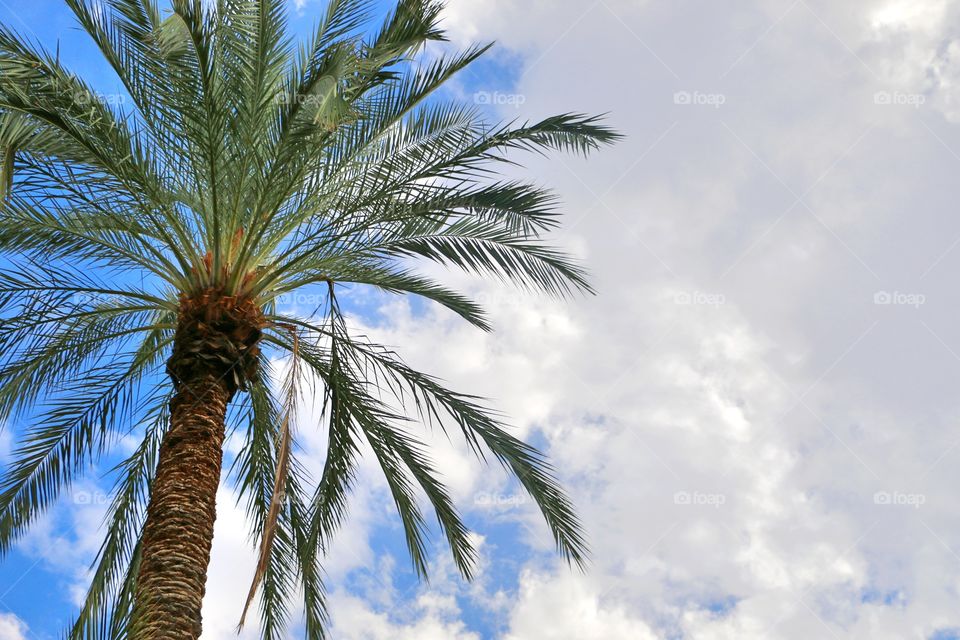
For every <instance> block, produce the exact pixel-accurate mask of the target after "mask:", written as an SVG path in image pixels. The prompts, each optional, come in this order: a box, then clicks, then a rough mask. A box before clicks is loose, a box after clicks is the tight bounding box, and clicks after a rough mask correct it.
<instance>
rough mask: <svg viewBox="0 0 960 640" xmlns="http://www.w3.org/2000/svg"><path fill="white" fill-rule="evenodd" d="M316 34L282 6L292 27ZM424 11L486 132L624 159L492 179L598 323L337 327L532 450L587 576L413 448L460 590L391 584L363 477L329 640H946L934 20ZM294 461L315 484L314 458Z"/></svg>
mask: <svg viewBox="0 0 960 640" xmlns="http://www.w3.org/2000/svg"><path fill="white" fill-rule="evenodd" d="M322 8H323V2H322V1H321V0H297V3H296V4H295V5H292V11H293V23H294V25H295V28H297V29H298V30H306V29H307V28H309V26H310V25H311V24H312V23H313V22H315V20H316V19H317V16H318V15H319V14H320V12H321V11H322ZM445 15H446V17H445V22H444V25H445V27H446V28H447V29H448V31H449V35H450V38H451V41H452V45H451V46H453V45H457V46H466V45H467V44H469V43H473V42H476V41H489V40H496V41H497V46H496V48H495V49H494V51H493V52H492V53H491V54H490V56H491V57H490V60H488V61H487V62H484V63H482V64H481V65H480V66H478V67H477V68H476V69H472V70H469V71H467V72H465V73H464V74H463V75H462V76H461V77H459V78H458V79H457V80H456V81H455V82H454V83H453V84H452V86H451V87H450V89H449V92H450V94H451V95H452V97H457V98H460V99H462V100H465V101H468V102H475V103H477V104H478V105H481V106H482V107H483V108H486V109H489V110H490V111H491V113H493V114H496V115H498V116H499V117H500V118H502V119H506V120H515V119H516V120H521V121H523V120H528V119H530V120H533V119H537V118H539V117H542V116H546V115H551V114H554V113H558V112H566V111H582V112H588V113H608V114H609V115H608V119H609V122H610V123H612V124H613V125H614V126H615V127H616V128H618V129H619V130H620V131H621V132H623V133H624V134H625V135H626V139H625V140H624V141H623V142H622V143H620V144H619V145H617V146H616V147H615V148H612V149H608V150H605V151H604V152H602V153H600V154H597V155H595V156H593V157H591V158H590V159H588V160H582V159H576V158H572V157H565V156H557V155H551V156H550V157H547V158H540V157H537V156H525V157H523V160H524V164H525V167H526V168H525V169H524V170H520V169H517V173H518V175H524V176H528V177H530V176H532V177H533V178H534V179H535V180H536V181H538V182H540V183H542V184H545V185H550V186H553V187H555V188H556V189H557V191H558V192H559V193H560V195H561V196H562V199H563V203H564V204H563V212H564V216H565V217H564V224H563V228H562V229H561V230H560V231H558V232H557V233H556V234H555V235H554V240H555V242H556V243H557V244H559V245H561V246H563V247H566V248H567V249H569V250H570V251H571V252H573V253H574V254H575V255H577V256H578V257H579V258H581V259H582V260H583V261H584V262H585V264H587V265H588V267H589V269H590V270H591V272H592V274H593V282H594V283H595V286H596V288H597V290H598V295H596V296H594V297H584V298H576V299H573V300H568V301H556V300H547V299H541V298H531V297H530V296H527V295H521V294H520V293H519V292H517V291H514V290H510V289H505V288H501V287H499V286H497V285H493V284H490V283H483V282H478V281H476V280H473V279H466V278H461V277H460V276H457V275H455V274H447V275H446V278H447V280H448V281H449V282H453V283H456V284H458V285H460V286H462V287H464V289H465V290H467V291H469V292H470V293H471V295H473V296H474V297H476V298H477V299H478V300H481V301H483V302H484V303H486V304H487V305H488V307H489V309H490V311H491V315H492V319H493V323H494V326H495V332H494V333H491V334H482V333H479V332H478V331H477V330H475V329H473V328H471V327H469V326H466V325H464V324H463V323H462V322H460V321H458V320H457V319H456V318H454V317H452V315H451V314H449V313H447V312H444V311H443V310H440V309H436V308H433V307H429V306H423V305H412V304H410V303H409V301H404V300H400V299H390V298H375V297H373V298H369V297H368V298H360V299H358V300H357V301H356V309H358V310H359V312H358V313H357V314H356V315H355V318H354V323H355V324H356V325H357V326H358V328H359V329H362V330H363V331H366V332H367V333H368V334H369V335H370V336H371V337H373V338H375V339H378V340H380V341H382V342H384V343H386V344H389V345H393V346H395V347H396V348H397V349H398V350H399V351H400V353H401V354H402V355H403V356H404V357H405V358H406V360H407V361H408V362H409V363H410V364H412V365H415V366H417V367H420V368H422V369H424V370H425V371H428V372H431V373H433V374H436V375H438V376H440V377H442V378H444V379H445V380H447V381H449V383H450V384H451V385H452V386H453V387H454V388H456V389H459V390H463V391H467V392H471V393H476V394H479V395H483V396H485V397H488V398H490V399H491V401H492V403H493V404H494V406H496V407H497V408H498V409H500V410H502V411H503V412H504V413H505V414H507V415H508V416H509V417H510V422H511V424H512V425H513V426H514V427H515V428H516V432H517V433H518V434H520V435H522V436H523V437H525V438H527V439H529V440H530V441H532V442H534V443H536V444H538V445H539V446H541V447H542V448H543V449H544V450H545V451H547V452H548V453H549V455H550V456H551V458H552V460H553V461H554V463H555V464H556V466H557V469H558V472H559V475H560V476H561V478H562V479H563V481H564V484H565V486H567V487H568V488H569V490H570V492H571V494H572V496H573V498H574V501H575V502H576V503H577V505H578V507H579V509H580V513H581V515H582V517H583V519H584V521H585V522H586V523H587V530H588V534H589V537H590V540H591V543H592V548H593V551H594V552H593V557H592V562H591V565H590V567H589V569H588V570H587V571H586V572H585V573H578V572H574V571H571V570H569V569H568V568H567V567H566V566H565V565H564V564H563V563H562V561H561V560H560V559H559V558H557V557H556V556H555V554H553V553H552V549H551V543H550V540H549V535H548V533H547V531H546V528H545V526H544V525H543V524H542V522H540V520H539V517H538V515H537V513H536V511H535V507H534V505H533V504H532V503H531V501H530V500H529V499H527V498H525V497H524V496H523V495H522V494H520V493H518V492H517V489H516V487H515V486H514V485H512V484H510V483H509V482H508V480H507V478H506V477H505V476H504V475H503V474H502V472H500V471H499V470H498V469H496V468H494V467H485V466H483V465H481V464H478V463H475V462H474V461H472V460H471V458H470V456H469V454H468V452H467V451H466V450H465V449H464V448H463V447H462V446H460V444H459V443H456V442H453V443H451V442H448V441H447V440H446V439H444V438H443V437H442V436H438V437H437V438H436V439H435V440H433V441H432V444H434V445H435V448H434V449H433V452H434V456H435V458H436V461H437V464H438V466H439V468H440V469H441V470H442V472H443V474H444V477H445V479H446V481H447V482H448V483H449V485H450V487H451V490H452V493H453V495H454V497H455V498H456V499H457V502H458V504H459V505H460V506H461V508H462V509H463V511H464V513H465V515H466V517H467V518H468V521H469V523H470V524H471V526H472V527H473V528H474V530H475V532H476V534H475V535H476V540H477V543H478V545H479V548H480V550H481V568H480V571H479V575H478V577H477V579H476V581H475V582H474V583H472V584H467V583H464V582H462V581H460V580H459V579H458V578H457V576H456V573H455V571H454V570H453V567H452V563H451V562H450V560H449V558H448V557H447V556H446V555H444V553H443V552H442V549H441V548H440V547H439V544H438V546H437V548H436V549H435V553H434V554H433V559H434V560H433V562H434V566H433V571H432V574H433V579H432V580H431V582H430V584H429V585H421V584H419V583H417V582H416V581H415V580H413V579H412V577H411V571H410V567H409V562H408V560H407V559H406V557H405V555H404V550H403V545H402V532H401V530H400V528H399V525H398V523H397V521H396V517H395V515H394V514H393V512H392V511H391V507H390V504H389V497H388V495H387V493H386V490H385V487H384V486H383V483H382V481H381V480H379V478H378V476H377V470H376V468H375V466H374V463H373V462H372V461H370V460H369V458H368V459H367V461H366V463H365V464H364V465H363V467H362V473H361V475H360V480H359V482H358V486H357V490H356V493H355V496H354V500H353V503H352V507H351V515H350V519H349V521H348V524H347V525H346V526H345V528H344V529H343V530H342V532H341V533H340V535H339V536H338V538H337V541H336V544H335V545H334V547H333V548H332V550H331V553H330V557H329V558H328V559H327V560H326V563H325V570H326V572H327V583H328V585H329V587H330V603H329V604H330V609H331V612H332V614H333V625H334V626H333V637H334V638H337V639H341V638H342V639H345V640H386V639H394V638H399V639H401V640H404V639H410V640H413V639H416V640H440V639H443V640H447V639H451V640H480V639H487V638H498V639H501V638H502V639H504V640H541V639H567V638H577V639H585V640H589V639H598V640H599V639H604V640H607V639H617V640H619V639H624V640H628V639H629V640H652V639H669V640H679V639H691V640H702V639H705V640H728V639H729V640H733V639H737V640H743V639H747V640H753V639H756V640H761V639H763V640H766V639H784V640H788V639H789V640H793V639H797V640H801V639H802V640H807V639H809V638H853V639H864V640H866V639H869V640H878V639H891V640H892V639H897V640H901V639H918V640H921V639H922V640H950V639H955V638H960V578H958V576H960V494H958V491H957V489H956V487H958V486H960V420H958V418H960V394H958V393H957V389H958V382H960V322H958V321H957V320H958V318H960V287H958V286H957V284H956V283H957V274H958V273H960V216H957V215H956V201H957V198H956V195H957V191H958V188H960V181H958V180H957V178H956V176H957V175H958V174H960V2H958V1H956V0H954V1H947V0H762V1H761V0H729V1H728V2H722V3H720V2H708V1H704V0H700V1H686V0H676V1H674V2H654V1H652V0H595V1H591V0H586V1H581V0H578V1H576V2H574V1H572V0H482V1H481V0H450V2H449V3H448V8H447V10H446V14H445ZM0 21H2V22H4V23H5V24H9V25H11V26H13V27H15V28H17V29H18V30H20V31H21V32H23V33H27V34H29V33H35V34H36V36H37V37H38V38H39V39H40V40H41V41H43V42H45V43H47V44H48V45H51V46H53V44H54V43H56V41H57V39H58V38H59V39H60V40H61V42H62V45H61V52H62V57H63V59H64V60H67V61H68V62H70V63H71V65H72V66H73V68H75V69H77V70H78V71H79V72H82V73H84V74H91V75H94V76H95V77H96V78H97V79H98V80H97V82H98V86H101V87H103V90H104V91H105V92H109V91H110V90H111V89H110V86H111V85H110V82H111V81H110V80H109V76H108V75H107V74H106V72H105V71H104V70H103V66H102V64H101V63H100V62H99V61H98V60H97V59H96V57H95V56H94V55H93V54H92V52H91V50H90V49H89V47H88V46H87V45H85V44H84V43H83V42H82V39H81V38H80V37H79V35H78V34H77V33H76V32H75V30H73V29H72V25H71V21H70V18H69V16H68V13H67V11H66V9H65V8H64V7H63V6H62V5H61V4H60V3H58V2H53V1H52V0H30V1H29V2H28V1H26V0H0ZM3 438H5V439H4V440H2V441H0V454H2V453H4V451H9V446H10V443H9V438H10V433H9V431H6V432H4V436H3ZM299 439H300V444H301V446H302V447H303V449H304V451H305V453H307V454H310V455H312V459H314V461H315V463H317V464H319V463H320V462H322V455H323V438H322V434H319V433H315V432H312V431H306V430H301V431H300V432H299ZM228 447H229V445H228ZM108 490H109V486H108V485H105V484H104V483H103V482H102V481H101V479H100V478H99V477H98V475H97V474H96V473H95V472H94V473H92V474H91V475H90V476H89V477H88V479H87V480H85V481H84V483H82V484H80V485H78V486H75V487H74V490H73V494H72V495H71V496H66V497H65V498H64V500H62V501H61V504H59V505H58V506H57V508H56V509H55V510H54V512H53V513H51V514H50V515H49V516H48V517H47V518H45V519H44V520H43V522H42V523H40V525H39V526H38V527H37V528H35V529H34V532H33V533H32V534H31V535H30V536H29V537H28V538H27V539H25V540H24V541H23V542H22V543H21V544H20V545H19V547H18V548H17V549H16V550H15V552H14V553H13V554H12V556H11V557H10V558H8V559H7V560H6V561H5V562H4V563H3V564H2V565H0V640H20V639H25V638H30V639H43V640H46V639H47V638H52V637H55V636H56V635H57V633H58V631H59V630H60V629H61V628H62V626H63V625H64V624H65V623H66V622H67V621H68V618H69V616H70V615H71V613H72V609H71V607H72V606H75V603H76V602H77V599H78V598H79V597H81V594H82V590H83V587H84V582H85V580H86V577H87V573H86V569H87V566H88V564H89V562H90V561H91V559H92V558H93V555H94V554H95V553H96V550H97V548H98V545H99V542H100V532H99V531H98V526H99V523H100V519H101V518H102V514H103V510H104V508H105V505H104V504H103V502H104V500H103V496H104V495H105V493H104V492H106V491H108ZM234 500H235V496H234V495H233V493H232V491H231V490H230V489H229V488H224V489H223V490H222V491H221V495H220V500H219V515H218V520H217V529H216V534H215V542H214V552H213V561H212V565H211V570H210V580H209V585H208V596H207V599H206V602H205V605H204V624H205V628H204V638H209V639H211V640H221V639H226V638H231V637H235V634H234V633H233V629H234V627H235V625H236V621H237V618H238V616H239V613H240V608H241V607H242V599H243V595H244V594H245V592H246V589H247V586H248V585H249V580H250V577H251V576H252V572H253V564H254V553H253V551H252V550H251V545H250V541H249V540H248V539H247V538H246V534H245V532H246V527H245V525H244V523H243V517H242V513H241V512H240V511H239V510H238V509H237V508H236V507H235V506H234ZM242 637H244V638H252V637H255V635H254V633H253V631H252V630H251V631H249V632H245V633H244V635H243V636H242ZM291 637H300V636H299V635H298V633H297V629H296V625H294V628H293V629H292V630H291Z"/></svg>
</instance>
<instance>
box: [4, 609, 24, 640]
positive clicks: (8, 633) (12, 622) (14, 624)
mask: <svg viewBox="0 0 960 640" xmlns="http://www.w3.org/2000/svg"><path fill="white" fill-rule="evenodd" d="M26 638H27V625H26V624H24V622H23V621H22V620H20V619H19V618H18V617H17V616H15V615H13V614H12V613H0V640H26Z"/></svg>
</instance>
